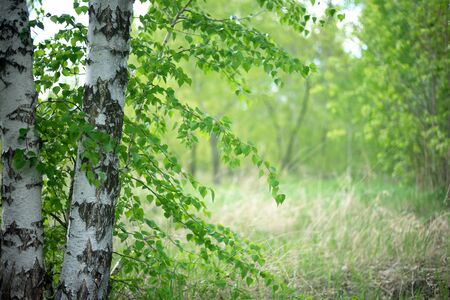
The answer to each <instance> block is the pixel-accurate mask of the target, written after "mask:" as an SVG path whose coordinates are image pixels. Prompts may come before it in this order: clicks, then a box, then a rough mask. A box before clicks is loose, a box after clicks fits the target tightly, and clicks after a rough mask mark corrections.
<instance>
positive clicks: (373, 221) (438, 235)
mask: <svg viewBox="0 0 450 300" xmlns="http://www.w3.org/2000/svg"><path fill="white" fill-rule="evenodd" d="M287 182H288V183H286V184H285V185H284V186H283V189H284V191H286V193H287V195H288V199H287V201H286V202H285V203H284V204H283V205H282V206H280V207H277V206H276V204H275V203H274V201H273V200H271V199H270V197H269V193H268V192H267V191H262V190H256V189H255V188H254V186H257V183H256V182H254V181H252V180H247V181H244V182H243V181H242V180H239V181H236V182H232V183H229V184H227V185H225V186H223V187H221V188H218V193H217V194H218V196H217V198H216V201H215V203H213V204H211V210H212V221H213V222H219V223H222V224H224V225H227V226H230V227H232V228H233V229H235V230H237V231H238V232H241V233H243V235H244V236H247V237H250V238H251V239H252V240H255V241H259V242H261V243H263V244H264V245H265V246H266V249H267V250H266V255H267V258H268V259H267V268H268V269H269V270H271V271H272V272H274V273H276V274H278V275H279V276H280V277H282V278H283V279H284V280H285V282H286V283H287V284H288V285H289V286H290V287H292V288H294V289H295V290H296V291H297V292H298V294H299V295H303V296H305V297H312V298H314V299H321V298H332V299H335V298H352V297H355V298H358V299H377V298H389V299H391V298H393V299H399V298H400V299H403V298H405V299H410V298H417V299H423V298H426V299H429V298H435V299H449V287H450V228H449V224H450V210H449V209H448V206H447V207H446V206H445V203H444V198H443V196H442V195H441V196H440V195H427V194H419V193H417V192H416V191H415V190H414V189H413V188H410V187H404V186H395V185H392V184H386V183H376V182H371V183H365V182H357V183H352V184H349V183H348V182H347V181H345V180H329V181H316V180H306V181H295V180H290V181H287ZM259 186H262V185H261V184H260V185H259ZM252 293H253V294H252V298H255V299H259V298H268V297H271V296H268V295H267V293H266V292H264V289H263V288H261V287H259V288H258V287H256V288H255V289H254V290H253V292H252ZM217 295H220V293H218V294H217ZM219 297H220V296H219Z"/></svg>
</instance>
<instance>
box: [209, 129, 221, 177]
mask: <svg viewBox="0 0 450 300" xmlns="http://www.w3.org/2000/svg"><path fill="white" fill-rule="evenodd" d="M210 144H211V159H212V179H213V182H214V183H215V184H220V156H219V149H218V147H217V136H216V135H215V134H214V133H212V134H211V139H210Z"/></svg>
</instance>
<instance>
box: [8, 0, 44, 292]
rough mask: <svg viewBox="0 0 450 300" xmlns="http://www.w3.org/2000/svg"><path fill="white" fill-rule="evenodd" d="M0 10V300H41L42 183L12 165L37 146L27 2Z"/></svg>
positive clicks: (14, 0)
mask: <svg viewBox="0 0 450 300" xmlns="http://www.w3.org/2000/svg"><path fill="white" fill-rule="evenodd" d="M0 8H1V9H0V121H1V126H0V129H1V130H0V131H1V136H2V155H1V158H2V185H1V194H2V196H1V197H2V205H3V211H2V225H1V255H0V276H1V278H0V288H1V289H0V299H42V296H43V295H42V291H43V276H44V268H43V258H42V245H43V229H42V222H41V187H42V178H41V175H40V174H39V172H38V171H37V169H36V166H35V165H31V162H30V161H26V164H25V166H24V167H22V168H20V169H18V170H16V169H14V165H13V161H14V157H15V155H16V154H17V153H18V152H19V151H20V152H21V153H25V157H24V159H25V160H27V158H26V153H27V152H29V151H31V152H33V153H34V154H35V155H37V154H38V152H39V144H40V143H39V138H38V136H37V134H36V132H35V128H34V121H35V111H36V106H35V105H36V100H37V95H36V89H35V85H34V79H33V44H32V40H31V36H30V30H29V18H28V9H27V5H26V1H25V0H0ZM21 130H22V132H21ZM24 130H25V132H26V134H25V135H23V132H24ZM21 133H22V134H21Z"/></svg>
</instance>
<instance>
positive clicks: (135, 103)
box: [14, 0, 316, 298]
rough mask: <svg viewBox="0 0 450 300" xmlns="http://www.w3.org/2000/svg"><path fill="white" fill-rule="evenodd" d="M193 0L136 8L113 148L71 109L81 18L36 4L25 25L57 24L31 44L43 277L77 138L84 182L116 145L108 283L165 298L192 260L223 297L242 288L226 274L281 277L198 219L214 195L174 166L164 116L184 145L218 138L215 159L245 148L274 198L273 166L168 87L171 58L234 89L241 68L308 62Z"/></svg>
mask: <svg viewBox="0 0 450 300" xmlns="http://www.w3.org/2000/svg"><path fill="white" fill-rule="evenodd" d="M258 3H259V5H260V6H261V7H262V8H263V9H265V10H268V11H271V12H274V13H275V14H276V15H277V16H278V20H279V21H280V22H281V23H282V24H288V25H290V26H291V27H292V28H294V29H295V30H297V31H298V32H303V31H304V27H305V26H306V23H307V22H308V21H310V20H311V19H310V18H309V17H308V16H307V15H306V10H305V8H304V7H303V6H301V5H300V4H298V3H297V1H292V0H286V1H281V0H273V1H258ZM84 4H85V3H84V2H81V3H79V2H75V3H74V9H75V12H76V13H77V14H86V12H87V10H88V9H87V7H86V5H84ZM202 6H203V2H201V1H170V2H169V1H153V2H152V5H151V6H150V8H149V11H148V13H147V14H144V15H143V16H140V17H139V22H138V25H137V29H136V31H135V32H134V33H133V37H132V39H131V62H132V63H130V65H129V73H130V79H129V85H128V90H127V94H126V107H125V111H126V115H125V121H124V128H123V134H122V141H121V143H120V145H118V148H117V149H116V148H115V146H114V142H113V141H110V140H108V139H107V138H105V136H104V135H102V134H100V133H99V132H97V130H96V129H95V128H92V127H90V126H89V125H88V124H87V123H86V122H85V115H84V113H83V112H82V109H81V106H82V98H83V92H84V90H83V87H82V85H81V84H80V76H81V73H83V70H84V67H85V62H84V59H85V55H86V40H87V39H86V34H87V30H86V27H85V25H83V24H81V23H78V22H76V19H75V18H74V17H73V16H70V15H61V16H52V15H49V14H47V15H46V14H45V12H44V11H43V10H42V9H37V10H36V13H37V19H36V20H35V21H33V22H32V25H33V26H36V27H37V28H41V29H42V28H43V25H42V24H43V19H44V18H49V19H50V20H51V21H52V22H53V23H55V24H58V25H60V27H61V29H60V30H59V31H58V32H57V33H56V34H55V35H54V36H53V37H52V38H50V39H47V40H44V41H42V42H40V43H39V44H38V45H36V50H35V54H34V62H35V68H34V73H35V80H36V85H37V90H38V92H39V93H40V99H39V104H38V107H37V125H36V126H37V129H38V131H39V134H40V137H41V139H42V141H43V147H42V150H41V153H40V155H41V157H40V164H39V169H40V171H41V172H42V173H43V175H44V182H43V202H44V204H43V205H44V207H43V211H44V225H45V237H46V240H45V256H46V260H47V261H48V262H49V263H47V266H48V273H49V276H50V278H52V281H53V282H54V283H55V282H57V281H58V275H57V274H58V273H59V268H60V265H61V260H62V249H63V246H64V244H63V243H64V241H65V236H64V233H65V229H66V227H67V224H68V220H67V210H68V205H69V203H70V201H71V194H72V189H73V177H74V173H75V172H74V166H75V159H76V155H77V153H76V152H77V149H78V143H81V144H82V145H83V148H84V149H83V150H82V153H80V157H81V158H82V162H83V164H82V166H81V169H82V170H83V171H85V172H86V174H87V176H88V178H89V180H90V181H91V183H94V184H98V183H99V182H100V181H102V180H104V178H102V177H101V176H100V175H101V174H100V175H99V174H97V173H96V172H94V171H93V170H92V166H94V165H95V164H96V162H97V161H98V160H99V155H100V152H105V151H106V152H108V151H117V152H118V154H119V158H120V164H121V177H120V180H121V186H122V192H121V196H120V199H119V201H118V203H117V207H116V220H117V221H116V227H115V232H114V234H115V236H116V238H117V241H119V240H120V243H119V244H118V245H117V249H118V250H117V252H115V257H114V263H115V264H116V267H115V268H114V270H113V272H114V273H113V276H112V291H113V293H116V294H119V293H122V292H123V291H124V290H128V291H131V292H135V293H137V294H138V295H140V296H142V297H147V296H148V295H154V296H157V297H159V298H168V297H171V296H173V295H172V293H173V285H174V284H175V285H181V286H182V285H184V284H185V283H186V281H187V274H188V270H189V268H190V267H192V262H193V261H196V262H197V263H200V264H203V265H204V266H205V268H207V269H209V270H211V272H212V274H216V277H215V278H214V279H210V280H211V283H213V284H215V285H216V286H218V287H222V288H223V287H225V286H227V287H228V288H229V289H230V291H231V292H230V293H231V294H230V295H231V296H232V297H233V298H235V297H238V296H239V295H241V296H242V295H244V294H245V291H244V289H241V288H240V287H238V286H236V284H235V282H245V283H246V284H247V285H248V286H250V285H251V284H252V283H253V282H255V281H259V280H262V281H263V282H265V284H267V285H268V286H270V287H271V288H272V289H273V291H277V290H278V289H281V288H284V284H283V283H282V282H281V281H280V280H279V279H277V278H276V277H275V276H273V275H272V274H271V273H270V272H267V271H264V270H263V268H262V265H263V264H264V261H265V260H264V258H263V255H262V250H261V246H260V245H257V244H255V243H252V242H250V241H249V240H247V239H245V238H242V237H240V236H239V235H238V234H237V233H235V232H233V231H231V230H230V229H229V228H227V227H224V226H222V225H220V224H218V225H214V224H209V223H207V222H206V221H204V218H205V216H206V217H207V216H208V215H209V212H208V211H207V209H206V204H205V202H204V200H202V199H204V198H206V197H207V196H208V195H209V196H210V197H211V198H212V199H214V191H213V190H212V189H210V188H208V187H206V186H204V185H201V184H200V183H199V182H198V181H197V180H196V179H195V178H193V177H192V176H191V174H189V173H187V172H186V171H184V169H183V168H182V166H181V164H180V162H179V161H178V158H177V157H176V155H174V154H173V153H172V151H171V150H170V148H169V146H168V145H167V144H166V143H165V142H164V139H165V137H166V134H167V130H168V129H167V124H168V123H169V122H174V124H175V125H174V127H173V128H174V130H176V131H177V139H178V141H179V142H180V143H181V144H184V145H186V146H188V147H189V146H192V145H193V144H194V143H196V142H197V141H198V136H199V135H200V134H207V135H211V134H214V135H215V136H216V137H217V138H218V140H219V142H220V144H221V149H222V159H223V161H224V162H225V163H228V164H229V165H230V166H238V165H239V163H240V160H241V159H242V158H246V157H248V158H249V161H251V162H252V163H253V164H254V165H255V166H256V168H258V169H259V172H260V175H264V176H265V177H266V178H267V183H268V185H269V188H270V191H271V193H272V196H273V198H274V199H275V201H276V202H277V204H281V203H283V201H284V200H285V195H284V194H282V193H280V191H279V181H278V180H277V175H276V170H275V168H274V167H272V166H271V165H270V164H269V163H268V162H267V161H265V160H264V159H263V158H262V157H261V155H260V154H259V153H258V151H257V148H256V147H255V146H254V145H253V144H251V143H245V142H242V141H241V140H240V139H239V138H238V137H237V136H236V135H234V134H233V133H232V131H231V124H230V122H229V120H228V119H226V118H213V117H211V116H210V115H208V114H207V113H205V112H204V111H202V110H200V109H199V108H193V107H191V106H189V105H188V104H187V103H185V102H182V101H180V100H179V99H178V97H177V95H176V89H177V88H179V87H181V86H183V85H186V84H187V85H190V84H191V83H192V79H191V78H190V74H188V72H187V70H186V69H185V68H184V65H183V63H185V62H188V61H189V62H193V63H195V65H196V66H197V67H198V68H199V69H200V70H202V71H203V72H205V73H208V72H217V73H220V74H223V75H224V76H225V77H226V78H227V79H228V80H229V82H230V84H232V85H234V86H235V87H236V88H237V93H238V94H239V93H240V92H241V91H246V89H247V88H246V87H245V86H244V81H243V75H242V73H243V72H248V71H249V70H250V69H251V68H253V67H260V68H261V69H262V70H264V72H265V73H267V74H268V75H269V76H270V77H271V78H272V80H273V81H274V82H275V83H277V84H280V83H281V75H282V74H283V73H298V74H300V75H302V76H307V75H308V74H309V72H310V69H311V68H312V67H311V66H307V65H305V64H303V63H301V61H300V60H299V59H296V58H292V57H291V56H290V55H289V54H288V53H287V52H286V51H285V50H283V49H282V48H280V47H279V46H277V44H276V43H275V42H274V41H273V40H272V39H271V38H270V37H269V36H268V35H267V34H265V33H264V32H261V31H259V30H257V29H256V28H255V27H253V26H252V23H251V17H248V18H235V17H231V18H229V19H216V18H214V16H211V15H210V14H208V13H206V12H205V11H204V10H203V9H202ZM315 21H316V20H314V21H313V22H315ZM44 29H45V28H44ZM174 85H175V87H173V86H174ZM24 134H25V133H24ZM81 137H83V139H82V140H80V138H81ZM24 155H28V156H29V157H30V156H31V154H30V153H27V154H24V153H22V152H17V157H14V164H15V167H17V168H20V167H23V164H24V161H26V159H24V158H23V156H24ZM151 210H158V211H159V212H160V213H161V214H162V215H163V216H164V218H166V219H169V220H170V221H171V222H173V224H174V226H176V227H177V228H178V229H179V231H180V232H182V233H183V236H184V237H185V238H180V237H177V238H175V237H172V236H171V235H169V234H168V233H167V232H166V231H165V230H164V229H163V227H162V226H161V223H162V221H161V220H160V219H158V218H154V217H152V216H151V215H150V214H149V211H151ZM168 245H170V246H168ZM225 278H229V279H225Z"/></svg>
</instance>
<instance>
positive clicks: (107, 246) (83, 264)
mask: <svg viewBox="0 0 450 300" xmlns="http://www.w3.org/2000/svg"><path fill="white" fill-rule="evenodd" d="M132 8H133V1H132V0H115V1H106V0H91V1H89V31H88V47H89V54H88V58H87V75H86V76H87V78H86V85H85V94H84V103H83V110H84V112H85V113H86V115H87V121H88V122H89V124H91V125H92V126H93V127H94V128H95V130H96V131H99V132H102V133H104V134H106V135H107V136H108V137H109V139H110V141H112V145H113V147H112V148H113V150H112V151H110V150H108V151H107V150H106V149H105V148H104V145H102V144H101V143H97V149H96V152H97V153H99V154H100V161H99V162H98V163H97V164H96V165H95V166H90V165H89V162H88V161H85V160H86V159H82V158H83V153H84V152H85V151H88V149H84V147H83V143H82V142H80V144H79V147H78V157H77V162H76V167H75V177H74V182H73V194H72V201H71V207H70V217H69V229H68V236H67V245H66V251H65V254H64V262H63V267H62V271H61V277H60V284H59V286H58V291H57V293H56V299H105V298H107V291H108V281H109V274H110V267H111V257H112V233H113V224H114V211H115V202H116V200H117V198H118V196H119V193H120V183H119V164H118V157H117V146H118V144H119V142H120V138H121V134H122V125H123V107H124V94H125V90H126V85H127V82H128V74H127V60H128V53H129V39H130V26H131V17H132ZM87 138H88V137H87V136H84V137H83V138H82V141H83V140H84V139H87ZM82 166H84V167H86V166H88V168H90V170H91V171H92V172H93V174H94V176H95V177H96V178H97V179H99V181H100V184H99V185H93V184H92V183H91V182H89V180H88V177H87V175H86V173H85V171H84V170H83V169H82ZM102 175H103V176H104V177H106V179H102Z"/></svg>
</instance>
